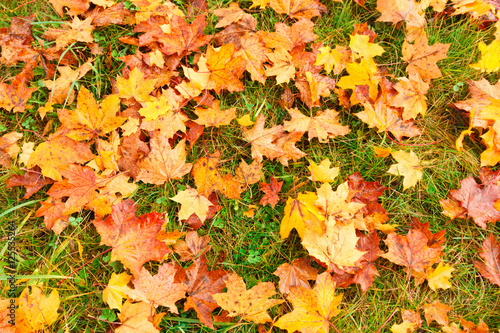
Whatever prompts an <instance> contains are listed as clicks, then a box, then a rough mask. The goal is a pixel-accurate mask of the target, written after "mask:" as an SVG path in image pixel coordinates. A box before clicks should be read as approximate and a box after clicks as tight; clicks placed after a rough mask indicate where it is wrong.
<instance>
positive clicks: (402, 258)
mask: <svg viewBox="0 0 500 333" xmlns="http://www.w3.org/2000/svg"><path fill="white" fill-rule="evenodd" d="M427 242H428V240H427V237H425V235H424V233H423V232H421V231H420V230H413V229H411V230H410V231H409V232H408V235H407V236H401V235H398V234H396V233H391V234H389V236H387V239H386V240H385V243H386V244H387V246H388V248H389V252H388V253H386V254H383V255H382V257H384V258H386V259H388V260H390V261H391V262H393V263H395V264H397V265H400V266H405V267H408V270H409V272H410V273H411V271H412V270H413V271H416V272H424V271H425V269H427V268H429V267H431V266H432V265H433V264H435V263H438V262H440V261H441V258H440V255H441V248H430V247H428V246H427Z"/></svg>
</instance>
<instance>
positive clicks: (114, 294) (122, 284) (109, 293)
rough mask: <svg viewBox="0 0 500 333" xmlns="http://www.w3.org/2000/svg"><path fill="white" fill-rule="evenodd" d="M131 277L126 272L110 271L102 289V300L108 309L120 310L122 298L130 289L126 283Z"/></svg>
mask: <svg viewBox="0 0 500 333" xmlns="http://www.w3.org/2000/svg"><path fill="white" fill-rule="evenodd" d="M131 278H132V277H131V276H130V275H128V274H127V273H126V272H123V273H120V274H115V273H111V278H110V279H109V282H108V285H107V286H106V288H104V290H103V291H102V300H103V301H104V303H106V304H108V306H109V307H110V309H117V310H118V311H120V312H121V311H122V300H123V298H125V297H126V296H127V293H128V292H129V291H130V287H128V286H127V284H128V283H129V282H130V279H131Z"/></svg>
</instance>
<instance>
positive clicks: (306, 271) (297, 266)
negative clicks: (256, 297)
mask: <svg viewBox="0 0 500 333" xmlns="http://www.w3.org/2000/svg"><path fill="white" fill-rule="evenodd" d="M273 274H274V275H276V276H279V278H280V282H279V290H280V292H281V293H282V294H289V293H290V288H291V287H297V286H300V287H303V288H311V286H310V285H309V282H308V280H316V277H317V276H318V270H317V269H316V268H314V267H312V266H311V260H310V259H309V257H306V258H299V259H295V260H294V261H292V262H291V263H290V264H288V263H284V264H282V265H280V266H279V267H278V268H277V269H276V271H275V272H274V273H273Z"/></svg>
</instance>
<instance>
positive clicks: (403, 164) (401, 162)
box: [387, 150, 424, 190]
mask: <svg viewBox="0 0 500 333" xmlns="http://www.w3.org/2000/svg"><path fill="white" fill-rule="evenodd" d="M391 154H392V157H394V159H395V160H396V161H398V164H393V165H391V167H390V168H389V170H388V171H387V173H390V174H391V175H395V176H404V180H403V189H405V190H406V189H407V188H410V187H413V186H415V185H416V184H417V182H418V181H419V180H421V179H422V176H423V174H424V173H423V171H422V166H420V160H419V159H418V157H417V155H416V154H415V153H414V152H413V151H410V153H407V152H404V151H401V150H399V151H394V152H392V153H391Z"/></svg>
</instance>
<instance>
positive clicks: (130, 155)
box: [117, 131, 150, 178]
mask: <svg viewBox="0 0 500 333" xmlns="http://www.w3.org/2000/svg"><path fill="white" fill-rule="evenodd" d="M143 140H144V138H143ZM143 140H141V132H140V131H137V132H135V134H133V135H130V136H126V137H124V138H123V139H122V143H121V145H120V146H119V147H118V152H119V154H120V157H119V159H118V161H117V163H118V167H119V168H120V170H121V171H123V172H125V174H126V175H130V176H132V177H133V178H136V177H137V175H138V174H139V172H140V167H139V165H138V161H140V160H142V159H143V158H144V157H145V156H146V155H148V154H149V151H150V149H149V146H148V145H147V144H146V143H145V142H144V141H143Z"/></svg>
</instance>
